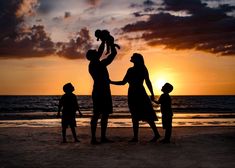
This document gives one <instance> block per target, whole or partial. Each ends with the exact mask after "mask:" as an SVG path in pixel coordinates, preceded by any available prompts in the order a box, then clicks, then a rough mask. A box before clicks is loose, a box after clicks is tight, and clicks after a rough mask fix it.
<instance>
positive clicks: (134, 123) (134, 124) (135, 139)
mask: <svg viewBox="0 0 235 168" xmlns="http://www.w3.org/2000/svg"><path fill="white" fill-rule="evenodd" d="M132 127H133V133H134V137H133V139H132V140H130V142H138V133H139V121H138V120H136V119H132Z"/></svg>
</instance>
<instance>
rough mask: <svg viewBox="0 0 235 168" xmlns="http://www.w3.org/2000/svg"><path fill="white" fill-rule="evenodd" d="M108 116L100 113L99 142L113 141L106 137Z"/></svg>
mask: <svg viewBox="0 0 235 168" xmlns="http://www.w3.org/2000/svg"><path fill="white" fill-rule="evenodd" d="M108 118H109V114H102V117H101V142H103V143H108V142H113V141H111V140H109V139H107V137H106V130H107V126H108Z"/></svg>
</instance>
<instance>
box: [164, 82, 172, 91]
mask: <svg viewBox="0 0 235 168" xmlns="http://www.w3.org/2000/svg"><path fill="white" fill-rule="evenodd" d="M172 90H173V86H172V85H171V84H170V83H165V85H163V86H162V89H161V91H162V92H163V93H170V92H171V91H172Z"/></svg>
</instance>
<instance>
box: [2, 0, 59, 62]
mask: <svg viewBox="0 0 235 168" xmlns="http://www.w3.org/2000/svg"><path fill="white" fill-rule="evenodd" d="M36 3H37V1H36V0H27V1H26V0H18V1H14V0H8V1H0V6H1V10H0V11H1V13H0V24H1V26H0V34H1V35H0V58H26V57H39V56H46V55H50V54H52V53H53V52H54V50H55V49H54V44H53V42H52V41H51V39H50V37H49V35H48V34H47V33H46V32H45V28H44V26H43V25H34V26H27V25H26V24H25V23H24V19H25V16H29V15H32V14H33V13H34V12H33V11H34V8H35V7H36Z"/></svg>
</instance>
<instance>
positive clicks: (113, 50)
mask: <svg viewBox="0 0 235 168" xmlns="http://www.w3.org/2000/svg"><path fill="white" fill-rule="evenodd" d="M116 55H117V50H116V48H115V45H111V54H109V55H108V56H107V58H105V59H103V60H102V62H103V63H104V64H105V65H106V66H107V65H109V64H111V63H112V62H113V60H114V58H115V57H116Z"/></svg>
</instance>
